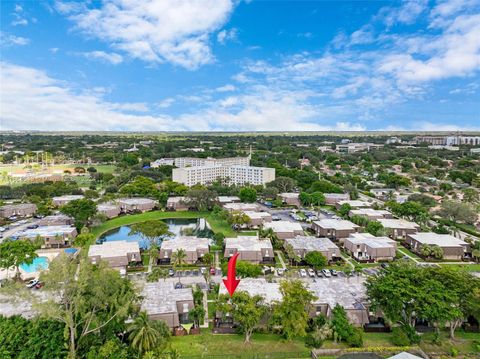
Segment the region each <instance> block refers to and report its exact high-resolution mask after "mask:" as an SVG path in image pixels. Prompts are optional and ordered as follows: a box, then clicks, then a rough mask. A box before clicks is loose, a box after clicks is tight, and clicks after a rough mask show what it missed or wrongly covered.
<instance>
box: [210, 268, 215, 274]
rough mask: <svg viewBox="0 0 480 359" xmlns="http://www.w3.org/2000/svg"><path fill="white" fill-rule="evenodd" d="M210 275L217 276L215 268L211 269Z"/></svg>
mask: <svg viewBox="0 0 480 359" xmlns="http://www.w3.org/2000/svg"><path fill="white" fill-rule="evenodd" d="M210 274H211V275H215V268H213V267H212V268H210Z"/></svg>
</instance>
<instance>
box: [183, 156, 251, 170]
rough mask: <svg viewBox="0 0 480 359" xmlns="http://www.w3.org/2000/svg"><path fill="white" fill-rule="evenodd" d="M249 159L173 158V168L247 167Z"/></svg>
mask: <svg viewBox="0 0 480 359" xmlns="http://www.w3.org/2000/svg"><path fill="white" fill-rule="evenodd" d="M249 165H250V157H227V158H211V157H207V158H197V157H178V158H175V167H178V168H183V167H199V166H208V167H213V166H249Z"/></svg>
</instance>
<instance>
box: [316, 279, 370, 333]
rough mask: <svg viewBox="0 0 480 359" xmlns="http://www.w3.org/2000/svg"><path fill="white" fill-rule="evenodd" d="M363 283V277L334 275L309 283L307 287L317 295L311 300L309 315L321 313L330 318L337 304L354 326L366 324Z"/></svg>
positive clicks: (365, 300) (367, 320)
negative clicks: (311, 305)
mask: <svg viewBox="0 0 480 359" xmlns="http://www.w3.org/2000/svg"><path fill="white" fill-rule="evenodd" d="M364 283H365V278H364V277H352V278H349V277H347V278H345V277H336V278H329V279H328V280H317V281H315V282H311V283H309V284H308V288H309V289H310V291H311V292H312V293H313V294H314V295H315V296H316V297H317V299H314V300H313V303H312V304H313V308H312V310H311V312H310V316H315V315H319V314H323V315H325V317H327V318H331V316H332V311H333V308H335V306H336V305H337V304H339V305H341V306H342V307H343V308H344V309H345V312H346V313H347V317H348V320H349V321H350V323H352V324H353V325H354V326H357V327H362V326H363V325H364V324H367V323H368V322H369V318H368V305H367V303H368V302H367V293H366V288H365V285H364Z"/></svg>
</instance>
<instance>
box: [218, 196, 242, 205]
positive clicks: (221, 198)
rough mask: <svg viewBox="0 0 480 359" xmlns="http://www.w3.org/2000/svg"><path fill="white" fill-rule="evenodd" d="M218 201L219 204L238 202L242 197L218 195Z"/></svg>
mask: <svg viewBox="0 0 480 359" xmlns="http://www.w3.org/2000/svg"><path fill="white" fill-rule="evenodd" d="M217 202H218V204H219V205H224V204H227V203H238V202H240V198H239V197H237V196H218V197H217Z"/></svg>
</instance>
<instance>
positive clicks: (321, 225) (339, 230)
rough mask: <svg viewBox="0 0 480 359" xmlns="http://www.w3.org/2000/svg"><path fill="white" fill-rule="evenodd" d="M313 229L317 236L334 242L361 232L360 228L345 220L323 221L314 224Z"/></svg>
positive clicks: (328, 219) (327, 219)
mask: <svg viewBox="0 0 480 359" xmlns="http://www.w3.org/2000/svg"><path fill="white" fill-rule="evenodd" d="M312 229H313V230H314V231H315V233H316V234H317V236H319V237H326V238H330V239H333V240H342V239H344V238H347V237H348V236H349V235H350V234H352V233H357V232H359V231H360V226H358V225H356V224H355V223H352V222H350V221H347V220H344V219H331V218H326V219H321V220H319V221H314V222H313V223H312Z"/></svg>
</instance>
